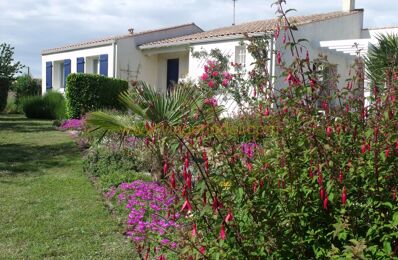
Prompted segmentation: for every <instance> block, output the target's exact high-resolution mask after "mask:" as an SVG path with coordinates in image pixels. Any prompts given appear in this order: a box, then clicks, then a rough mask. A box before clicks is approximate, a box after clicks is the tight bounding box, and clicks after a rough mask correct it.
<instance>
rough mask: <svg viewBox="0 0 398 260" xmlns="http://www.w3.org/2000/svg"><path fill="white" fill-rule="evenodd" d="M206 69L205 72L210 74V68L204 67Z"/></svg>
mask: <svg viewBox="0 0 398 260" xmlns="http://www.w3.org/2000/svg"><path fill="white" fill-rule="evenodd" d="M204 68H205V72H206V73H208V72H209V70H210V68H209V66H207V65H205V67H204Z"/></svg>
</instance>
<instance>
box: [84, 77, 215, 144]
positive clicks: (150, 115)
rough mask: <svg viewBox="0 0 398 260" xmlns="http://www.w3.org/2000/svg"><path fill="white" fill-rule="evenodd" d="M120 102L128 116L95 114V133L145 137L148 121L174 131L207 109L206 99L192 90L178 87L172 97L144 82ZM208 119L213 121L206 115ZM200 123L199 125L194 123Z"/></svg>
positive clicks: (92, 123)
mask: <svg viewBox="0 0 398 260" xmlns="http://www.w3.org/2000/svg"><path fill="white" fill-rule="evenodd" d="M120 101H121V103H122V104H123V105H124V106H125V108H126V109H127V110H129V113H130V114H128V115H121V114H116V113H112V112H93V113H91V114H90V115H89V116H88V118H87V123H88V125H89V126H90V127H91V129H92V130H93V131H107V132H112V133H120V134H123V135H125V134H129V135H136V136H138V135H142V134H143V132H142V126H143V125H144V122H145V121H150V122H153V123H156V124H162V125H163V126H166V127H174V126H179V125H180V124H182V123H183V122H184V121H185V120H186V119H187V118H193V115H194V114H195V113H196V112H197V108H202V107H203V102H204V96H203V95H202V94H200V92H198V91H197V90H196V89H195V88H193V87H192V86H178V87H176V88H175V89H174V90H173V91H171V92H169V93H159V92H157V91H156V90H155V89H154V88H152V87H151V86H149V85H147V84H146V83H144V82H139V83H138V87H137V89H136V90H135V92H134V93H132V94H131V93H130V94H129V93H123V94H121V95H120ZM206 117H207V119H208V118H209V117H210V115H209V114H206ZM193 123H198V122H193Z"/></svg>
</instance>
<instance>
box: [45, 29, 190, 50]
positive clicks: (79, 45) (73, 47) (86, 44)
mask: <svg viewBox="0 0 398 260" xmlns="http://www.w3.org/2000/svg"><path fill="white" fill-rule="evenodd" d="M192 25H194V26H197V25H195V24H194V23H187V24H182V25H177V26H172V27H165V28H160V29H156V30H147V31H142V32H138V33H134V34H125V35H117V36H109V37H105V38H101V39H97V40H91V41H85V42H80V43H76V44H70V45H66V46H63V47H58V48H51V49H45V50H43V51H42V52H41V53H42V54H51V53H57V52H61V51H68V50H76V49H81V48H88V47H94V46H102V45H108V44H112V43H113V41H115V40H120V39H125V38H129V37H135V36H140V35H145V34H150V33H157V32H162V31H167V30H172V29H179V28H183V27H188V26H192Z"/></svg>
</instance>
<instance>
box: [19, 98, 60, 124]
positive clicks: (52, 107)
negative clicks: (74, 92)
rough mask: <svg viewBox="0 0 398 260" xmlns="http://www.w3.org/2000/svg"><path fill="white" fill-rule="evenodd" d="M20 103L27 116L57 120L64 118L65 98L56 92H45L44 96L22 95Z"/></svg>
mask: <svg viewBox="0 0 398 260" xmlns="http://www.w3.org/2000/svg"><path fill="white" fill-rule="evenodd" d="M21 104H22V110H23V112H24V113H25V116H26V117H27V118H35V119H58V120H60V119H63V118H65V98H64V96H63V95H62V94H61V93H58V92H47V93H46V94H45V95H44V96H27V97H22V98H21Z"/></svg>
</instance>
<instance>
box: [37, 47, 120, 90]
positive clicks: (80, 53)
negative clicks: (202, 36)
mask: <svg viewBox="0 0 398 260" xmlns="http://www.w3.org/2000/svg"><path fill="white" fill-rule="evenodd" d="M102 54H108V77H113V76H114V73H113V65H114V62H113V60H114V58H113V57H114V56H113V45H112V44H111V45H107V46H101V47H91V48H87V49H80V50H73V51H65V52H60V53H55V54H47V55H42V58H41V63H42V64H41V66H42V79H43V80H42V93H43V94H44V93H45V92H46V62H48V61H51V62H53V73H52V74H53V75H52V82H53V90H55V91H62V90H61V86H60V82H62V80H61V79H59V75H60V74H59V70H58V66H59V64H60V63H63V61H64V60H65V59H70V60H71V73H76V71H77V58H80V57H84V58H85V64H84V66H85V68H84V71H85V72H87V71H90V68H89V67H88V66H91V64H90V63H89V62H87V59H86V58H87V57H93V56H99V55H102Z"/></svg>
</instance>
